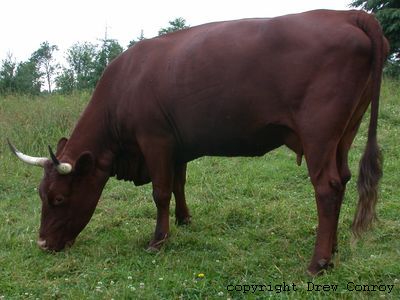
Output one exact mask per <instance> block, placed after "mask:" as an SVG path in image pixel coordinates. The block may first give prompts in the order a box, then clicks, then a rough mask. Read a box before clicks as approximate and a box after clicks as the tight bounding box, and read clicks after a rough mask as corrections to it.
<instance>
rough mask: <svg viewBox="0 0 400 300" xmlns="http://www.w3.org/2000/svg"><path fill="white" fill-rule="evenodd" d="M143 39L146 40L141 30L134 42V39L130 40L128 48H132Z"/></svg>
mask: <svg viewBox="0 0 400 300" xmlns="http://www.w3.org/2000/svg"><path fill="white" fill-rule="evenodd" d="M145 39H146V38H145V37H144V34H143V29H142V30H141V31H140V36H138V37H137V38H136V40H135V39H134V40H132V41H130V42H129V45H128V48H129V47H132V46H134V45H135V44H137V43H138V42H140V41H143V40H145Z"/></svg>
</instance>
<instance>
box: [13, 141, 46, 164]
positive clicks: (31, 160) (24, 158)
mask: <svg viewBox="0 0 400 300" xmlns="http://www.w3.org/2000/svg"><path fill="white" fill-rule="evenodd" d="M7 143H8V146H10V149H11V152H12V153H14V154H15V155H16V156H17V157H18V158H19V159H20V160H22V161H23V162H25V163H27V164H30V165H33V166H39V167H42V168H43V167H44V164H45V163H46V161H48V160H49V159H48V158H47V157H33V156H29V155H25V154H23V153H22V152H20V151H18V150H17V148H15V146H14V145H13V144H11V142H10V141H9V140H8V139H7Z"/></svg>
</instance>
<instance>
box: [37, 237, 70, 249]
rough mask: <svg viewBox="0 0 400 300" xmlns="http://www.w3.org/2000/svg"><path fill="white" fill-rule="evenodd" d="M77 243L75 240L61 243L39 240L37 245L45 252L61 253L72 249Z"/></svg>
mask: <svg viewBox="0 0 400 300" xmlns="http://www.w3.org/2000/svg"><path fill="white" fill-rule="evenodd" d="M74 243H75V239H71V240H68V241H61V242H57V243H55V242H52V241H51V240H47V239H43V238H39V239H38V241H37V245H38V246H39V248H40V249H42V250H43V251H49V252H59V251H62V250H64V249H68V248H70V247H72V245H73V244H74Z"/></svg>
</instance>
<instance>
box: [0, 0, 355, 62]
mask: <svg viewBox="0 0 400 300" xmlns="http://www.w3.org/2000/svg"><path fill="white" fill-rule="evenodd" d="M350 2H351V0H307V1H301V0H292V1H287V0H286V1H285V0H281V1H272V0H245V1H235V0H201V1H187V0H186V1H185V0H165V1H152V0H141V1H135V0H125V1H124V0H107V1H104V0H5V1H2V3H1V6H0V11H1V14H0V33H1V34H0V60H2V59H4V58H5V57H6V55H7V53H9V52H10V53H12V54H13V56H14V57H15V58H16V59H17V61H22V60H27V59H28V58H29V57H30V55H31V54H32V52H34V51H35V50H36V49H38V48H39V46H40V43H41V42H44V41H49V43H50V44H55V45H57V46H59V48H60V51H59V52H60V54H59V55H62V56H63V55H64V54H63V53H64V52H65V50H67V49H68V48H69V47H70V46H71V45H72V44H74V43H75V42H79V41H80V42H83V41H88V42H93V43H96V42H98V40H99V39H102V38H104V35H105V28H106V26H107V28H108V30H107V31H108V37H109V38H113V39H117V40H118V41H119V43H120V44H121V45H122V46H123V47H124V48H126V46H127V44H128V43H129V41H131V40H132V39H135V38H137V37H138V36H139V35H140V32H141V30H143V31H144V35H145V37H147V38H150V37H153V36H155V35H157V32H158V30H159V29H160V28H162V27H167V26H168V21H169V20H173V19H175V18H177V17H183V18H184V19H186V21H187V24H189V25H191V26H194V25H198V24H203V23H208V22H212V21H221V20H230V19H239V18H248V17H274V16H279V15H284V14H288V13H297V12H302V11H306V10H311V9H319V8H327V9H340V10H343V9H349V8H348V4H349V3H350Z"/></svg>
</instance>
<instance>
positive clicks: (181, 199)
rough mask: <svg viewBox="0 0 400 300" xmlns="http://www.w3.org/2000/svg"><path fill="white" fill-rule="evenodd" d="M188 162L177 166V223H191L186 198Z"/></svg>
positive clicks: (175, 194)
mask: <svg viewBox="0 0 400 300" xmlns="http://www.w3.org/2000/svg"><path fill="white" fill-rule="evenodd" d="M185 183H186V164H180V165H178V166H176V167H175V176H174V189H173V193H174V196H175V217H176V224H177V225H187V224H190V218H191V216H190V213H189V209H188V207H187V205H186V199H185Z"/></svg>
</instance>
